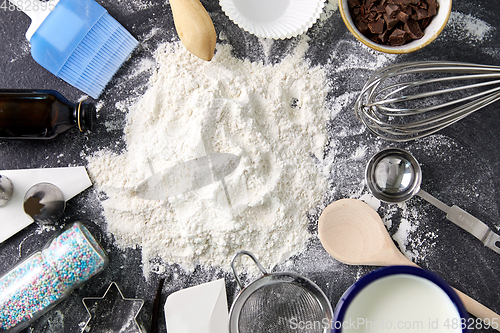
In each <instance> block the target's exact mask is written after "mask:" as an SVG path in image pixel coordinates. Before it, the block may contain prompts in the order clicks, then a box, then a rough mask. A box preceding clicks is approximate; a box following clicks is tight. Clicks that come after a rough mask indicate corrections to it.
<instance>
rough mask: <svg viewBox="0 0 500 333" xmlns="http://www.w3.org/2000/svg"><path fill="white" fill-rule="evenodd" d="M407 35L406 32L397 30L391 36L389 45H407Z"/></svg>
mask: <svg viewBox="0 0 500 333" xmlns="http://www.w3.org/2000/svg"><path fill="white" fill-rule="evenodd" d="M405 34H406V32H405V31H404V30H401V29H395V30H394V31H393V32H392V34H391V35H390V36H389V43H390V44H391V45H392V46H399V45H403V44H404V43H405Z"/></svg>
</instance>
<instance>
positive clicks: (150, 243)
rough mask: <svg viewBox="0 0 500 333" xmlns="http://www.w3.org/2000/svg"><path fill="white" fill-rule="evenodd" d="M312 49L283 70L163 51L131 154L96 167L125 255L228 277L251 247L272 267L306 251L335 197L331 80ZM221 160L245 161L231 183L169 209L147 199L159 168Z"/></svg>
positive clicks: (136, 119)
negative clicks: (217, 270)
mask: <svg viewBox="0 0 500 333" xmlns="http://www.w3.org/2000/svg"><path fill="white" fill-rule="evenodd" d="M307 47H308V45H307V42H305V41H303V42H300V43H299V44H298V45H297V47H296V49H295V50H294V52H293V54H292V55H289V56H287V57H285V58H284V59H283V60H282V61H281V62H280V63H278V64H275V65H267V64H264V63H255V62H250V61H248V60H244V61H243V60H239V59H236V58H234V57H233V56H232V55H231V48H230V47H229V46H221V45H219V46H218V49H217V53H216V55H215V57H214V59H213V60H212V61H211V62H203V61H201V60H198V59H195V58H194V57H193V56H191V55H190V54H189V53H187V51H185V50H184V49H183V48H182V46H180V44H178V43H171V44H165V45H163V46H161V47H160V48H159V49H158V51H157V52H156V61H157V63H158V70H157V71H155V72H154V74H153V75H152V77H151V80H150V83H149V88H148V90H147V92H146V93H145V94H144V96H143V97H142V98H141V99H140V100H139V101H138V102H137V103H136V104H134V105H133V106H131V107H130V108H129V109H128V114H127V124H126V126H125V130H124V132H125V141H126V151H124V152H123V153H121V154H116V153H111V152H107V151H104V150H103V151H100V152H98V153H96V154H94V156H92V157H91V158H89V165H88V170H89V173H90V175H91V177H92V179H93V180H94V182H95V184H96V185H97V186H98V188H99V189H100V190H101V191H104V192H105V193H106V194H107V197H108V198H107V199H106V200H104V201H103V202H102V205H103V207H104V215H105V217H106V221H107V228H108V231H109V232H111V233H112V234H113V235H114V237H115V240H116V243H117V244H118V245H119V246H121V247H134V246H137V245H138V246H139V247H141V249H142V251H143V257H144V264H145V273H147V271H148V267H147V266H148V262H149V260H150V259H152V258H154V257H160V258H161V259H163V260H164V261H165V262H166V263H170V264H172V263H178V264H180V265H181V266H182V267H184V268H185V269H187V270H190V269H193V268H194V267H195V265H197V264H200V265H203V266H215V267H222V268H223V269H226V270H228V268H229V263H230V259H231V257H232V256H233V255H234V254H235V253H236V252H237V251H239V250H242V249H245V250H249V251H251V252H253V253H255V254H256V255H257V256H258V257H259V260H260V261H261V262H262V263H263V264H264V265H265V266H266V267H270V266H273V265H274V264H276V263H277V262H280V261H283V260H285V259H286V258H288V257H289V256H290V255H291V254H293V253H296V252H299V251H301V250H303V249H304V246H305V243H306V241H307V239H308V238H309V237H310V236H311V234H310V232H309V231H308V224H309V221H308V218H307V215H308V213H309V212H310V211H311V210H314V209H315V207H316V206H317V204H318V203H319V202H320V201H321V199H322V198H323V195H324V193H325V192H326V180H325V177H324V176H323V175H322V174H321V172H320V170H319V169H318V167H317V166H316V165H315V159H314V158H313V157H314V156H317V157H319V158H321V157H322V155H323V149H324V146H325V144H326V138H327V135H326V130H325V124H326V123H327V118H328V111H327V110H326V108H325V103H324V101H325V100H326V94H327V88H328V85H327V84H326V82H325V80H326V72H325V70H324V69H323V68H321V67H311V66H309V65H308V63H307V61H305V60H304V53H305V52H306V50H307ZM212 153H230V154H234V155H237V156H239V158H240V163H239V165H238V166H237V168H236V169H235V170H234V171H233V172H232V173H230V174H229V175H227V176H226V177H225V178H224V181H223V182H221V181H217V182H213V183H212V184H209V185H208V186H205V187H202V188H199V189H197V190H194V191H191V192H188V193H184V194H181V195H177V196H171V197H165V198H162V200H159V201H155V200H144V199H141V198H139V197H138V196H137V195H136V194H137V193H136V192H135V189H136V187H137V185H138V184H139V183H140V182H141V181H143V180H144V179H146V178H148V177H149V176H151V172H161V171H163V170H166V169H167V168H169V167H172V166H175V165H178V164H180V163H183V162H186V161H189V160H193V159H196V158H200V157H203V156H207V154H212ZM179 181H180V180H179Z"/></svg>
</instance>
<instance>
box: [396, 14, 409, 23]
mask: <svg viewBox="0 0 500 333" xmlns="http://www.w3.org/2000/svg"><path fill="white" fill-rule="evenodd" d="M396 18H397V19H398V20H400V21H401V22H404V23H406V22H408V19H409V18H410V16H409V15H408V14H406V13H404V12H399V13H397V14H396Z"/></svg>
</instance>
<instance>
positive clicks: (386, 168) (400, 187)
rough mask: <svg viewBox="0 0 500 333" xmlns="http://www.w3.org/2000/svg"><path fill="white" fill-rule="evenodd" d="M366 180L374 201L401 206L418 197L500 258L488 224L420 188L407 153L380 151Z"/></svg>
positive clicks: (497, 240) (417, 169) (416, 167)
mask: <svg viewBox="0 0 500 333" xmlns="http://www.w3.org/2000/svg"><path fill="white" fill-rule="evenodd" d="M365 176H366V182H367V184H368V187H369V189H370V191H371V192H372V194H373V196H374V197H375V198H377V199H379V200H381V201H385V202H389V203H399V202H403V201H406V200H408V199H410V198H411V197H413V196H414V195H418V196H419V197H421V198H422V199H424V200H426V201H427V202H429V203H430V204H432V205H434V206H435V207H437V208H439V209H440V210H442V211H443V212H445V213H446V214H447V215H446V218H447V219H448V220H450V221H451V222H453V223H455V224H456V225H458V226H459V227H461V228H462V229H464V230H465V231H467V232H469V233H471V234H472V235H474V236H475V237H476V238H478V239H479V240H480V241H481V242H482V243H483V244H484V245H485V246H487V247H489V248H490V249H492V250H493V251H495V252H496V253H498V254H500V236H499V235H497V234H495V233H494V232H493V231H492V230H491V229H490V228H489V227H488V226H487V225H486V224H485V223H483V222H482V221H480V220H479V219H477V218H475V217H474V216H472V215H471V214H469V213H467V212H466V211H464V210H463V209H461V208H460V207H458V206H455V205H453V206H452V207H450V206H448V205H446V204H445V203H443V202H441V201H439V200H438V199H436V198H434V197H433V196H432V195H430V194H429V193H427V192H425V191H424V190H422V189H421V188H420V184H421V182H422V170H421V169H420V165H419V164H418V162H417V160H416V159H415V158H414V157H413V156H412V155H411V154H410V153H408V152H407V151H405V150H402V149H398V148H389V149H385V150H382V151H380V152H379V153H377V154H375V156H373V157H372V158H371V159H370V161H369V162H368V165H367V166H366V175H365Z"/></svg>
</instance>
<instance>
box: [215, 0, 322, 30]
mask: <svg viewBox="0 0 500 333" xmlns="http://www.w3.org/2000/svg"><path fill="white" fill-rule="evenodd" d="M220 5H221V7H222V10H223V11H224V12H225V13H226V15H227V16H228V17H229V18H230V19H231V20H232V21H233V22H234V23H236V24H237V25H238V26H239V27H240V28H242V29H244V30H246V31H248V32H250V33H252V34H254V35H256V36H258V37H264V38H274V39H285V38H290V37H294V36H297V35H300V34H302V33H304V32H306V31H307V29H309V28H310V27H312V25H313V24H314V23H315V22H316V21H317V20H318V18H319V16H320V15H321V12H322V11H323V6H324V5H325V0H271V1H269V0H220Z"/></svg>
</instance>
